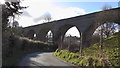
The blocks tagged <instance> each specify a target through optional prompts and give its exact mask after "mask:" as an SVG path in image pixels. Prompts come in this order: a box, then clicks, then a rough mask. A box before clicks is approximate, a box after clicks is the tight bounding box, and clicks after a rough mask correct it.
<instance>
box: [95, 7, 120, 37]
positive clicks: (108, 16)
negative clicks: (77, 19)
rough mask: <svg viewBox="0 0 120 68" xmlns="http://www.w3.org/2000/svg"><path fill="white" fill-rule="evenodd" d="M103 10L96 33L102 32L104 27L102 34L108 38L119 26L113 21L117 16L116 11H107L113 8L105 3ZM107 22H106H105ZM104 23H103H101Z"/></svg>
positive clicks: (99, 16)
mask: <svg viewBox="0 0 120 68" xmlns="http://www.w3.org/2000/svg"><path fill="white" fill-rule="evenodd" d="M102 9H103V11H102V12H101V13H99V15H98V17H97V18H98V19H99V20H98V19H97V20H98V21H97V22H98V25H100V27H98V29H97V30H96V32H95V33H98V34H99V35H100V34H101V33H100V32H101V29H102V34H103V35H102V36H103V38H108V37H109V36H111V35H113V34H114V33H115V32H116V28H117V27H118V26H119V25H117V24H115V23H114V22H113V20H114V19H115V18H116V17H117V15H116V13H115V12H113V11H106V10H109V9H111V6H109V5H105V6H103V7H102ZM104 23H105V24H104ZM101 24H102V25H101Z"/></svg>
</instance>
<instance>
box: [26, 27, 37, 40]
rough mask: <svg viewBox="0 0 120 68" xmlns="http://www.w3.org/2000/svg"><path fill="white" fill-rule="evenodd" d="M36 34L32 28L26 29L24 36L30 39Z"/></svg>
mask: <svg viewBox="0 0 120 68" xmlns="http://www.w3.org/2000/svg"><path fill="white" fill-rule="evenodd" d="M35 34H36V32H35V31H34V30H33V29H30V30H28V32H27V35H26V37H28V38H30V39H34V35H35Z"/></svg>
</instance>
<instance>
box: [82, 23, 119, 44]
mask: <svg viewBox="0 0 120 68" xmlns="http://www.w3.org/2000/svg"><path fill="white" fill-rule="evenodd" d="M105 23H115V24H118V25H120V23H118V22H104V23H100V24H98V23H94V24H91V25H90V26H89V27H88V28H87V30H86V31H85V33H84V34H85V36H86V37H85V39H86V40H85V42H86V43H88V45H90V44H89V42H88V41H89V40H90V39H91V38H92V35H93V33H94V32H95V30H96V29H97V28H98V27H99V26H101V25H102V24H105Z"/></svg>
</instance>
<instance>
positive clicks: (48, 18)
mask: <svg viewBox="0 0 120 68" xmlns="http://www.w3.org/2000/svg"><path fill="white" fill-rule="evenodd" d="M42 18H43V19H44V20H45V22H50V21H51V19H52V17H51V14H50V13H49V12H46V13H45V14H44V15H43V17H42Z"/></svg>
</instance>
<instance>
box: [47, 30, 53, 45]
mask: <svg viewBox="0 0 120 68" xmlns="http://www.w3.org/2000/svg"><path fill="white" fill-rule="evenodd" d="M46 42H48V43H52V42H53V33H52V31H51V30H49V31H48V32H47V34H46Z"/></svg>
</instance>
